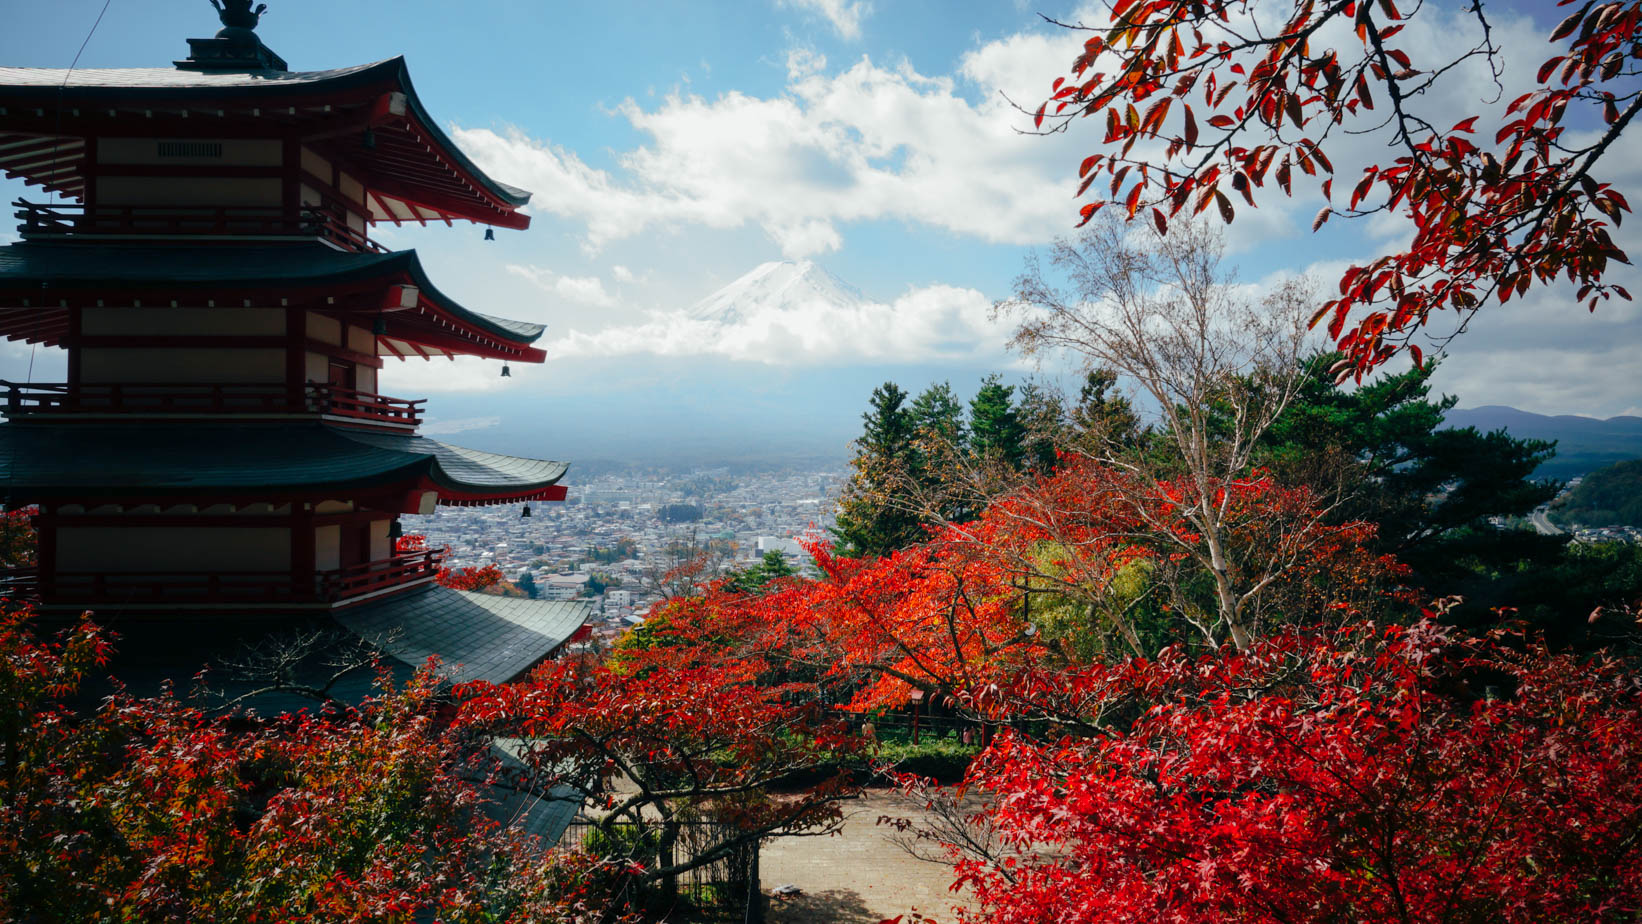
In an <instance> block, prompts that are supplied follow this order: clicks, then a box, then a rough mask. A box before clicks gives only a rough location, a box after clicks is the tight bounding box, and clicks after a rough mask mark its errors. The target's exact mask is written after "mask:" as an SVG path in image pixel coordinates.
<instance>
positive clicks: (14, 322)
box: [0, 242, 546, 363]
mask: <svg viewBox="0 0 1642 924" xmlns="http://www.w3.org/2000/svg"><path fill="white" fill-rule="evenodd" d="M391 285H411V286H415V287H416V289H417V292H418V295H417V300H416V304H415V305H414V306H407V307H408V308H410V309H411V310H394V311H389V312H388V313H387V314H386V318H387V319H388V322H389V325H390V327H389V330H390V334H392V337H391V338H379V339H395V340H397V341H398V342H399V343H400V344H401V345H404V344H407V343H416V342H421V341H426V342H425V343H424V344H423V345H424V347H427V348H431V349H432V351H433V352H435V353H442V354H455V353H467V354H473V355H478V356H486V357H490V358H495V359H504V360H511V361H517V362H537V363H539V362H542V361H543V360H544V359H545V358H546V356H545V354H544V353H543V352H542V351H541V350H539V349H536V348H534V347H531V346H530V344H532V343H534V342H535V341H537V340H538V339H540V338H541V336H542V333H543V332H544V331H545V330H546V328H545V327H544V326H543V325H541V324H534V323H530V322H526V321H514V320H510V319H508V318H499V317H496V316H494V315H488V314H482V313H480V312H477V311H472V310H469V309H467V308H464V307H463V306H462V305H461V304H460V303H459V302H457V301H456V300H455V299H453V298H451V297H449V296H447V295H445V294H444V293H443V292H441V291H439V289H438V287H437V286H435V285H434V284H433V281H432V280H431V279H429V278H428V274H427V271H426V270H425V269H423V267H422V261H421V259H420V258H418V257H417V255H416V251H414V250H402V251H396V252H393V253H387V254H376V253H361V254H349V253H342V252H339V251H336V250H333V249H331V248H328V247H325V246H323V245H320V244H312V245H291V244H286V245H275V246H268V247H255V248H252V247H214V246H207V247H177V246H126V245H121V244H78V243H63V244H55V243H50V244H48V243H39V242H26V243H22V244H12V245H9V246H3V247H0V333H4V334H6V335H8V336H11V337H13V338H14V339H20V340H26V341H29V342H35V343H45V344H50V345H55V344H57V343H58V342H60V340H61V338H62V337H63V336H64V334H65V333H66V332H67V325H68V312H67V310H66V309H67V308H69V307H72V306H74V305H79V304H85V303H88V302H91V301H95V300H97V299H122V298H123V299H131V298H136V299H139V300H141V299H143V298H149V297H153V298H158V299H160V300H164V301H174V300H179V299H181V298H184V297H186V295H187V294H192V295H193V296H194V300H195V301H200V302H207V301H215V300H219V299H222V300H229V301H225V303H227V304H237V303H238V302H237V301H232V300H230V299H238V300H243V299H244V298H248V297H249V298H253V300H254V301H257V302H259V303H262V304H278V303H279V302H280V300H287V301H288V300H290V299H293V298H294V299H299V300H301V299H308V300H314V299H317V300H319V301H320V302H321V305H320V307H323V303H324V301H325V300H326V299H332V298H337V299H341V301H338V302H337V304H336V307H337V308H338V309H343V308H345V307H346V302H348V301H355V302H358V301H360V300H361V299H362V298H365V297H366V296H367V295H369V293H370V292H371V291H372V290H378V291H379V290H381V289H385V288H387V287H388V286H391ZM378 304H379V302H378V301H375V300H370V299H368V298H367V299H366V301H365V303H364V305H363V307H364V308H366V309H368V310H369V311H370V312H372V313H375V312H376V311H377V310H378ZM385 345H389V346H390V347H391V349H392V352H393V354H394V355H401V356H410V355H428V354H427V353H420V354H419V353H418V352H417V351H415V350H414V349H408V348H404V347H403V346H391V344H385Z"/></svg>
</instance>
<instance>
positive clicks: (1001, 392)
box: [969, 373, 1026, 469]
mask: <svg viewBox="0 0 1642 924" xmlns="http://www.w3.org/2000/svg"><path fill="white" fill-rule="evenodd" d="M1014 396H1015V386H1013V385H1005V384H1003V383H1002V382H1001V381H1000V380H999V376H998V375H997V374H995V373H994V374H993V375H989V376H987V377H986V378H985V379H982V380H981V388H980V390H979V391H977V392H976V393H975V397H974V399H973V400H971V401H970V402H969V445H970V448H971V450H972V451H973V452H974V455H975V458H976V459H977V460H981V461H996V462H1000V463H1002V464H1003V465H1006V466H1008V467H1009V468H1013V469H1019V468H1020V467H1021V461H1022V459H1023V458H1024V457H1025V454H1026V450H1025V446H1024V443H1025V440H1026V428H1025V427H1024V426H1022V425H1021V419H1020V414H1019V413H1018V412H1017V411H1016V409H1015V406H1014V401H1013V399H1014Z"/></svg>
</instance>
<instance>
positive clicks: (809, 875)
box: [759, 791, 968, 924]
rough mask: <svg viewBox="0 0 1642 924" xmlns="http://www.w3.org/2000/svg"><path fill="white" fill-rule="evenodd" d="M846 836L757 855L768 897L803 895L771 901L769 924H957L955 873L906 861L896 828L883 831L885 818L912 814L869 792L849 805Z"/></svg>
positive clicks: (782, 843) (803, 840) (767, 848)
mask: <svg viewBox="0 0 1642 924" xmlns="http://www.w3.org/2000/svg"><path fill="white" fill-rule="evenodd" d="M843 809H844V815H845V820H844V829H843V833H842V834H840V835H838V836H835V837H789V838H778V839H776V840H774V841H770V842H769V843H767V844H765V845H764V851H763V853H762V854H760V855H759V879H760V881H761V882H762V884H763V887H764V892H765V894H769V892H770V890H772V889H774V888H776V887H777V886H780V885H783V884H787V883H791V884H793V885H796V886H798V887H799V888H800V889H801V890H802V894H801V895H799V896H797V897H796V898H794V899H792V900H790V901H782V900H780V899H771V901H770V906H769V907H770V914H769V922H770V924H823V922H827V924H877V922H879V921H881V920H883V919H885V918H891V917H894V916H895V915H898V914H904V913H906V912H908V911H912V910H917V911H921V912H923V913H925V914H929V915H933V916H935V917H936V918H937V919H939V920H940V921H941V922H942V924H950V922H953V921H955V920H956V919H957V916H956V915H955V914H953V909H954V907H956V906H965V907H968V904H967V902H965V901H964V899H963V897H962V896H958V895H954V894H953V893H952V892H951V891H950V890H949V889H948V886H950V885H951V884H952V869H951V867H949V866H946V865H944V864H940V863H931V862H928V861H926V860H919V859H916V858H914V857H912V856H910V855H908V854H907V852H906V851H905V850H903V849H902V848H901V847H900V846H898V845H897V844H896V843H895V842H894V841H893V840H891V837H892V836H893V834H894V828H891V827H889V826H885V825H879V824H878V823H877V822H878V818H879V817H880V816H883V815H890V816H908V815H910V814H912V813H911V812H909V811H908V809H907V807H906V806H905V805H903V804H900V803H898V802H896V801H895V799H894V797H893V796H892V795H891V794H889V793H887V792H882V791H870V792H868V793H866V794H864V795H863V796H862V797H861V798H860V799H853V800H850V801H848V802H845V803H844V804H843Z"/></svg>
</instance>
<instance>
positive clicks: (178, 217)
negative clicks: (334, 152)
mask: <svg viewBox="0 0 1642 924" xmlns="http://www.w3.org/2000/svg"><path fill="white" fill-rule="evenodd" d="M12 205H13V206H14V207H16V209H17V211H16V212H14V213H13V215H14V216H15V217H16V218H17V219H18V220H19V221H21V222H22V224H20V225H18V226H17V230H18V232H19V233H20V234H21V235H22V236H23V237H24V239H36V238H57V237H75V236H80V237H85V236H91V235H96V236H100V237H111V238H112V237H156V236H158V237H168V236H194V235H204V236H215V237H227V238H235V237H238V238H245V237H297V238H317V239H320V240H324V241H328V242H330V243H332V244H335V245H336V246H338V247H340V248H342V249H344V250H351V251H359V252H363V251H376V252H378V253H387V252H388V249H387V248H386V247H383V246H382V245H381V244H378V243H376V242H375V241H373V240H371V239H370V237H369V235H367V234H366V233H365V232H363V231H357V230H355V229H353V228H351V227H349V226H348V221H347V217H346V212H345V211H343V210H342V209H340V208H335V207H331V206H303V207H302V208H301V209H300V210H298V212H297V214H296V215H295V216H294V217H293V216H292V215H291V214H290V213H288V212H287V211H286V210H285V209H283V208H279V207H259V206H220V207H215V208H212V207H183V206H132V205H98V206H85V205H79V204H73V203H69V204H62V205H45V204H42V203H38V202H28V201H26V200H23V199H18V200H17V201H16V202H13V203H12Z"/></svg>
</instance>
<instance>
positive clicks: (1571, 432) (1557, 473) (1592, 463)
mask: <svg viewBox="0 0 1642 924" xmlns="http://www.w3.org/2000/svg"><path fill="white" fill-rule="evenodd" d="M1445 423H1446V424H1447V425H1448V426H1450V427H1475V428H1477V429H1478V430H1480V431H1482V432H1484V433H1486V432H1488V431H1490V430H1499V429H1504V430H1506V431H1508V432H1510V434H1511V435H1512V436H1515V437H1517V438H1518V439H1536V440H1556V443H1557V445H1556V455H1555V456H1554V457H1552V459H1551V460H1550V461H1549V462H1546V463H1545V464H1544V465H1541V466H1540V467H1539V470H1538V471H1537V472H1535V473H1534V474H1535V475H1536V476H1537V477H1540V478H1554V479H1557V480H1559V481H1566V480H1567V479H1569V478H1572V477H1574V476H1575V475H1583V474H1585V473H1586V472H1591V471H1595V470H1596V469H1599V468H1602V467H1603V466H1605V465H1612V464H1613V463H1615V462H1623V461H1624V460H1626V459H1636V458H1642V417H1610V418H1608V419H1607V420H1597V419H1596V418H1594V417H1575V416H1573V415H1571V414H1559V415H1556V416H1554V417H1553V416H1549V415H1546V414H1534V413H1530V412H1528V411H1519V410H1517V409H1516V408H1514V407H1502V406H1500V405H1487V406H1484V407H1474V408H1456V409H1454V410H1452V411H1449V412H1448V416H1447V418H1446V420H1445Z"/></svg>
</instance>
